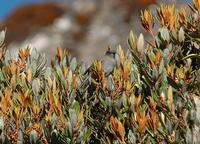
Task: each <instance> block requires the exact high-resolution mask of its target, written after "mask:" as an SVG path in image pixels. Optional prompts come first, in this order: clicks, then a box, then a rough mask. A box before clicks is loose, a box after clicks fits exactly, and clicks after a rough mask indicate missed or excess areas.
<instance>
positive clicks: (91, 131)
mask: <svg viewBox="0 0 200 144" xmlns="http://www.w3.org/2000/svg"><path fill="white" fill-rule="evenodd" d="M92 133H93V130H92V128H89V129H87V131H86V132H85V133H84V135H83V141H87V140H88V138H89V137H90V135H91V134H92Z"/></svg>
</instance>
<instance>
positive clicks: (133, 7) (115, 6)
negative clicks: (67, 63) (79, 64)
mask: <svg viewBox="0 0 200 144" xmlns="http://www.w3.org/2000/svg"><path fill="white" fill-rule="evenodd" d="M154 4H156V0H148V1H147V0H123V1H122V0H74V1H70V2H68V3H67V2H65V3H61V2H58V3H42V4H31V5H25V6H22V7H19V8H18V9H16V10H15V11H14V12H13V13H12V14H11V15H10V16H9V17H8V18H7V19H6V20H5V21H4V22H3V24H2V26H1V29H3V28H4V27H7V38H6V39H7V41H6V43H7V48H8V49H9V50H10V51H11V52H15V51H16V49H19V48H24V47H26V46H27V45H31V46H32V47H35V48H36V49H38V51H41V52H45V53H46V55H47V57H48V58H50V57H51V55H53V54H54V53H55V51H56V48H57V47H62V48H67V49H69V50H70V51H71V53H72V54H73V55H74V56H76V57H78V58H79V59H80V60H81V61H84V62H85V63H87V64H89V63H91V61H92V60H94V59H95V58H101V57H102V56H103V54H104V53H105V51H106V49H107V47H108V46H111V47H115V46H116V45H117V44H122V47H123V48H126V40H127V39H126V38H127V35H128V33H129V31H130V30H133V31H134V32H135V33H139V32H142V27H141V25H140V20H139V16H138V14H139V13H140V10H141V9H145V8H147V7H149V6H152V5H154Z"/></svg>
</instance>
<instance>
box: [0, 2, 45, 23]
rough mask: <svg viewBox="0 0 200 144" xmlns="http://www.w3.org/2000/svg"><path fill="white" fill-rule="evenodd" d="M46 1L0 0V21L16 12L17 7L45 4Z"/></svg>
mask: <svg viewBox="0 0 200 144" xmlns="http://www.w3.org/2000/svg"><path fill="white" fill-rule="evenodd" d="M44 1H45V0H0V19H3V18H5V17H6V16H8V15H9V13H10V12H11V11H12V10H14V9H15V8H16V7H17V6H20V5H23V4H27V3H36V2H44Z"/></svg>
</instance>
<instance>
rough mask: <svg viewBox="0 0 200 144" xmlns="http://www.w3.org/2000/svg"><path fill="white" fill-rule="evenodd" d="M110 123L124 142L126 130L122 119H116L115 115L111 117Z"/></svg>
mask: <svg viewBox="0 0 200 144" xmlns="http://www.w3.org/2000/svg"><path fill="white" fill-rule="evenodd" d="M110 123H111V125H112V128H113V130H114V131H115V133H116V135H117V136H118V137H119V139H120V140H121V141H122V142H124V136H125V130H124V126H123V124H122V123H121V122H120V120H118V119H115V118H114V117H113V116H111V117H110Z"/></svg>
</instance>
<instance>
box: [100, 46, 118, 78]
mask: <svg viewBox="0 0 200 144" xmlns="http://www.w3.org/2000/svg"><path fill="white" fill-rule="evenodd" d="M101 61H102V64H103V66H104V72H105V73H106V75H109V74H111V73H112V71H113V70H114V68H115V67H116V66H117V64H118V62H117V61H118V55H117V53H116V52H115V51H112V50H111V49H110V48H108V50H107V51H106V53H105V55H104V56H103V58H102V60H101Z"/></svg>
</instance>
